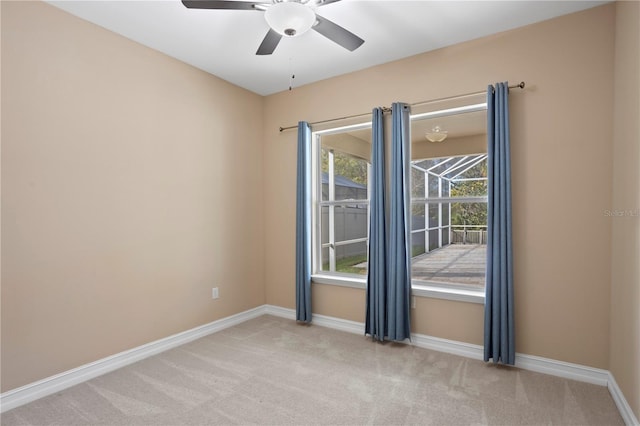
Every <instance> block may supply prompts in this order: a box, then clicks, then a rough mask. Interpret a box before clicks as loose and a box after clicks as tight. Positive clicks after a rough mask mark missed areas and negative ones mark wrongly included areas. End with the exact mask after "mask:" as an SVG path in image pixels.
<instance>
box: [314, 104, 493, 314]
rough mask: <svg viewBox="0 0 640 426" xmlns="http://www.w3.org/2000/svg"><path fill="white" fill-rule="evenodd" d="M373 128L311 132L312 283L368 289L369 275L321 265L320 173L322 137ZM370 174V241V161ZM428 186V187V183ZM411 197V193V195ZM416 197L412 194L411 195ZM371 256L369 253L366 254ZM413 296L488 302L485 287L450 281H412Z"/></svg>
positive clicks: (431, 114) (450, 111) (453, 110)
mask: <svg viewBox="0 0 640 426" xmlns="http://www.w3.org/2000/svg"><path fill="white" fill-rule="evenodd" d="M483 110H484V111H486V110H487V103H486V102H484V103H478V104H472V105H465V106H461V107H455V108H447V109H442V110H437V111H432V112H427V113H421V114H413V115H411V116H410V122H412V121H413V120H418V119H424V118H436V117H443V116H447V115H454V114H464V113H467V112H476V111H483ZM371 127H372V121H371V120H369V121H365V122H361V123H357V124H353V125H348V126H340V127H335V128H330V129H325V130H317V131H312V134H311V143H312V150H311V164H312V166H311V169H312V170H311V179H312V214H311V220H312V238H311V240H312V248H311V253H312V274H311V282H312V283H313V284H321V285H335V286H340V287H349V288H357V289H366V286H367V278H366V277H359V276H357V275H356V274H346V273H340V272H328V271H322V269H321V268H322V265H321V250H322V247H321V234H320V233H321V229H320V221H319V219H321V206H320V203H319V201H320V200H321V198H322V177H321V175H320V174H319V171H320V170H321V168H320V149H321V143H320V138H321V136H323V135H330V134H336V133H342V132H345V131H351V130H362V129H370V128H371ZM368 164H369V167H368V173H367V180H368V184H367V239H366V241H367V242H368V241H369V220H370V216H369V212H370V188H371V173H370V171H371V163H368ZM425 187H426V186H425ZM410 197H411V195H410ZM411 198H413V197H411ZM477 198H485V199H486V197H469V199H470V200H473V199H477ZM455 200H456V201H460V199H459V198H456V199H455ZM367 256H368V254H367ZM411 296H412V297H427V298H435V299H444V300H453V301H460V302H468V303H477V304H484V303H485V289H484V288H482V290H477V289H471V288H468V286H459V285H455V284H448V285H446V286H442V285H441V284H439V283H425V282H414V281H413V280H412V283H411Z"/></svg>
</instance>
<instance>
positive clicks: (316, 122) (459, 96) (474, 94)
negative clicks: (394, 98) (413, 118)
mask: <svg viewBox="0 0 640 426" xmlns="http://www.w3.org/2000/svg"><path fill="white" fill-rule="evenodd" d="M509 89H524V81H521V82H520V83H518V84H514V85H513V86H509ZM484 93H487V92H486V91H482V92H473V93H466V94H464V95H456V96H449V97H446V98H439V99H431V100H429V101H421V102H416V103H413V104H409V105H410V106H417V105H424V104H430V103H432V102H440V101H448V100H452V99H460V98H467V97H470V96H478V95H482V94H484ZM382 109H383V111H385V112H387V111H391V108H387V107H383V108H382ZM370 114H371V113H370V112H365V113H362V114H355V115H346V116H344V117H336V118H330V119H328V120H321V121H314V122H313V123H309V124H311V125H312V126H313V125H316V124H324V123H331V122H332V121H340V120H346V119H349V118H358V117H365V116H367V115H370ZM297 128H298V126H297V125H296V126H288V127H279V129H280V132H284V131H285V130H291V129H297Z"/></svg>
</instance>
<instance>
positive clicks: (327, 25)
mask: <svg viewBox="0 0 640 426" xmlns="http://www.w3.org/2000/svg"><path fill="white" fill-rule="evenodd" d="M316 19H317V21H318V23H317V24H316V25H315V26H313V27H312V28H313V29H314V30H316V31H317V32H319V33H320V34H322V35H323V36H325V37H326V38H328V39H329V40H331V41H333V42H335V43H337V44H339V45H340V46H342V47H344V48H345V49H347V50H350V51H352V52H353V51H354V50H356V49H357V48H358V47H360V46H361V45H362V43H364V40H363V39H361V38H360V37H358V36H357V35H355V34H354V33H352V32H351V31H348V30H345V29H344V28H342V27H341V26H340V25H338V24H336V23H335V22H332V21H330V20H328V19H327V18H323V17H322V16H320V15H318V14H316Z"/></svg>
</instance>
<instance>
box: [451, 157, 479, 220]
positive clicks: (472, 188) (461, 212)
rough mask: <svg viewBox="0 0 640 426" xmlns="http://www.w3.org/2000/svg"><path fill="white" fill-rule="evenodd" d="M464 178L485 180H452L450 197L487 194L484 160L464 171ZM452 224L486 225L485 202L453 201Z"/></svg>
mask: <svg viewBox="0 0 640 426" xmlns="http://www.w3.org/2000/svg"><path fill="white" fill-rule="evenodd" d="M464 177H465V178H485V180H468V181H461V182H452V184H451V196H452V197H482V196H486V195H487V181H486V177H487V162H486V160H485V161H483V162H482V163H480V164H478V165H477V166H475V167H473V168H472V169H470V170H468V171H467V172H465V173H464ZM451 224H452V225H486V224H487V204H486V203H453V204H452V205H451Z"/></svg>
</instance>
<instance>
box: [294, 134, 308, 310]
mask: <svg viewBox="0 0 640 426" xmlns="http://www.w3.org/2000/svg"><path fill="white" fill-rule="evenodd" d="M296 320H297V321H303V322H311V126H309V123H307V122H304V121H301V122H299V123H298V174H297V191H296Z"/></svg>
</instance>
